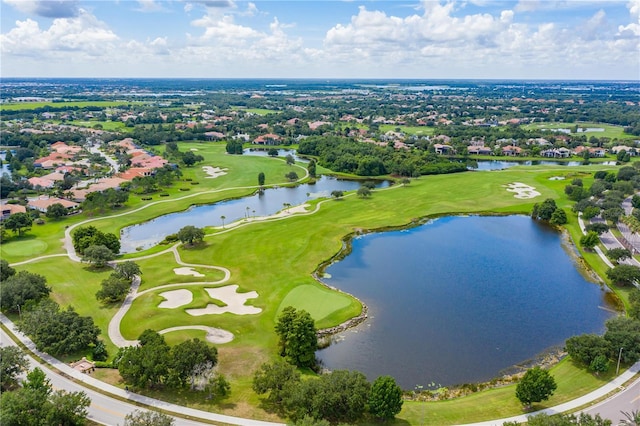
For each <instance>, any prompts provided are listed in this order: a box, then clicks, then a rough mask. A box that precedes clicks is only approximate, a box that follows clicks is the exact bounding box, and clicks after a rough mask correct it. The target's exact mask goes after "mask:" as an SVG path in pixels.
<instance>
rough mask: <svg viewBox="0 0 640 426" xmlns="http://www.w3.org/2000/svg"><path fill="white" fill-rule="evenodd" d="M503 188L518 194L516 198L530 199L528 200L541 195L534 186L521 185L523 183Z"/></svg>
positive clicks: (514, 183)
mask: <svg viewBox="0 0 640 426" xmlns="http://www.w3.org/2000/svg"><path fill="white" fill-rule="evenodd" d="M503 186H505V187H506V188H507V191H509V192H515V193H516V194H515V195H514V197H515V198H520V199H528V198H535V197H537V196H538V195H541V194H540V193H539V192H538V191H536V189H535V188H534V187H533V186H529V185H525V184H524V183H521V182H513V183H510V184H508V185H503Z"/></svg>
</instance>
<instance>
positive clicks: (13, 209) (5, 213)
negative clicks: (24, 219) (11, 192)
mask: <svg viewBox="0 0 640 426" xmlns="http://www.w3.org/2000/svg"><path fill="white" fill-rule="evenodd" d="M0 208H2V210H0V212H1V213H2V214H1V215H0V220H5V219H6V218H8V217H9V216H11V215H12V214H16V213H26V212H27V208H26V207H25V206H21V205H20V204H3V205H1V206H0Z"/></svg>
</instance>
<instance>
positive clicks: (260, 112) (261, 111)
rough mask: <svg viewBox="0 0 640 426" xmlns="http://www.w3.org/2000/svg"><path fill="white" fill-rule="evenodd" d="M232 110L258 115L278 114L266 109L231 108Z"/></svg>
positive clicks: (273, 110)
mask: <svg viewBox="0 0 640 426" xmlns="http://www.w3.org/2000/svg"><path fill="white" fill-rule="evenodd" d="M231 109H232V110H236V111H246V112H248V113H251V114H257V115H267V114H275V113H276V112H278V111H276V110H275V109H265V108H244V107H231Z"/></svg>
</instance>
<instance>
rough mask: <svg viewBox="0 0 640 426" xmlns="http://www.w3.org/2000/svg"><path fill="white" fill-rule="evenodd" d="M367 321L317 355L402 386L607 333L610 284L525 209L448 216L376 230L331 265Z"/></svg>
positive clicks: (441, 380) (458, 379) (334, 365)
mask: <svg viewBox="0 0 640 426" xmlns="http://www.w3.org/2000/svg"><path fill="white" fill-rule="evenodd" d="M326 273H327V277H328V278H326V279H325V281H326V283H327V284H329V285H331V286H335V287H337V288H339V289H341V290H344V291H346V292H348V293H351V294H353V295H355V296H357V297H358V298H360V299H361V300H362V301H363V302H364V303H365V304H366V305H367V306H368V307H369V318H368V319H367V321H365V322H364V323H362V324H361V325H359V326H358V327H356V328H353V329H350V330H348V331H346V332H344V333H342V334H341V335H339V336H338V339H337V340H338V341H337V342H334V343H333V344H332V345H331V346H329V347H328V348H326V349H323V350H320V351H318V352H317V354H318V357H319V358H320V359H321V360H322V362H323V364H324V366H325V367H327V368H329V369H331V370H335V369H353V370H359V371H362V372H363V373H364V374H366V375H367V377H368V378H369V379H375V378H376V377H378V376H380V375H386V374H388V375H392V376H393V377H395V378H396V380H397V381H398V383H399V384H400V385H401V386H402V387H403V388H405V389H413V388H414V387H415V386H416V385H421V386H425V388H426V387H427V386H428V385H430V384H431V385H432V386H439V385H442V386H448V385H453V384H461V383H470V382H481V381H486V380H490V379H492V378H494V377H496V376H498V375H499V374H500V372H501V371H503V370H504V369H507V368H509V367H510V366H513V365H515V364H517V363H520V362H523V361H525V360H528V359H531V358H532V357H535V356H536V355H537V354H539V353H541V352H543V351H545V350H546V349H548V348H550V347H554V346H558V345H559V346H562V345H563V344H564V341H565V340H566V339H567V338H568V337H570V336H572V335H575V334H581V333H590V332H596V333H599V332H602V331H604V321H605V320H606V319H607V318H608V317H609V316H611V315H612V311H611V307H610V306H609V305H608V304H607V301H606V300H607V299H606V296H605V294H606V293H605V292H604V291H603V290H602V289H601V287H600V286H599V285H596V284H594V283H591V282H589V281H588V280H587V279H585V277H584V276H583V275H581V273H580V272H579V271H578V269H577V267H576V264H575V263H574V261H573V258H572V257H571V256H570V255H569V254H568V252H567V251H566V250H565V249H564V248H563V244H562V238H561V236H560V235H559V234H558V233H557V232H555V231H553V230H552V229H549V228H547V227H545V226H542V225H540V224H539V223H537V222H535V221H533V220H531V219H530V218H529V217H526V216H504V217H481V216H470V217H446V218H440V219H437V220H434V221H431V222H429V223H428V224H425V225H422V226H419V227H416V228H412V229H409V230H406V231H397V232H385V233H379V234H369V235H365V236H362V237H359V238H357V239H355V240H354V241H353V251H352V253H351V254H349V255H348V256H347V257H346V258H345V259H343V260H341V261H339V262H337V263H334V264H333V265H331V266H329V267H328V268H327V270H326Z"/></svg>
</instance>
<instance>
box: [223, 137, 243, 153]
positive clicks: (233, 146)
mask: <svg viewBox="0 0 640 426" xmlns="http://www.w3.org/2000/svg"><path fill="white" fill-rule="evenodd" d="M226 150H227V154H237V155H242V151H243V150H244V147H243V145H242V142H240V141H234V140H231V141H229V142H227V146H226Z"/></svg>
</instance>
